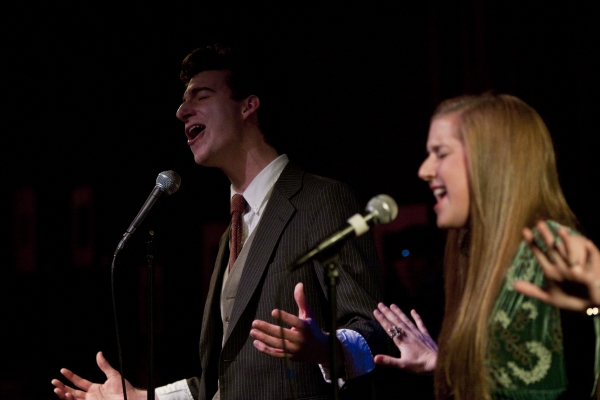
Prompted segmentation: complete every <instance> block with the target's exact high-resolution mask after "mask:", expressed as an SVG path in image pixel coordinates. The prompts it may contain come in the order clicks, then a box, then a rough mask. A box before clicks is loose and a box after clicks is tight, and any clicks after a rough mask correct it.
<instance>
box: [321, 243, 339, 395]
mask: <svg viewBox="0 0 600 400" xmlns="http://www.w3.org/2000/svg"><path fill="white" fill-rule="evenodd" d="M323 265H324V267H325V274H326V277H327V279H326V282H327V288H328V290H329V307H330V321H329V363H330V378H331V384H332V386H331V389H332V399H333V400H337V399H338V396H339V394H338V392H339V386H338V376H339V371H338V370H339V365H338V362H337V360H338V346H337V344H338V343H337V335H336V325H337V291H336V287H337V283H338V280H339V276H340V273H339V255H338V254H337V253H335V254H334V255H333V256H331V257H330V258H328V259H326V260H325V262H324V263H323Z"/></svg>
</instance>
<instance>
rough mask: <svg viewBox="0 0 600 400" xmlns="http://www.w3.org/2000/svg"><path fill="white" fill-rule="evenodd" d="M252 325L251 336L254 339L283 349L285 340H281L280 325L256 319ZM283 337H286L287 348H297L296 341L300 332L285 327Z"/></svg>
mask: <svg viewBox="0 0 600 400" xmlns="http://www.w3.org/2000/svg"><path fill="white" fill-rule="evenodd" d="M257 322H258V323H257ZM252 326H253V329H251V330H250V336H252V337H253V338H254V339H256V340H259V341H261V342H263V343H265V344H266V345H268V346H270V347H272V348H275V349H283V342H282V340H281V333H282V332H281V331H282V329H281V327H280V326H277V325H272V324H267V323H266V322H264V321H254V322H253V323H252ZM283 337H284V339H285V346H286V349H287V350H290V349H292V350H293V349H294V348H295V346H294V343H295V342H296V341H297V340H298V332H295V331H292V330H291V329H286V328H284V329H283Z"/></svg>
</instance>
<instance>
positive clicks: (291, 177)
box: [211, 162, 304, 344]
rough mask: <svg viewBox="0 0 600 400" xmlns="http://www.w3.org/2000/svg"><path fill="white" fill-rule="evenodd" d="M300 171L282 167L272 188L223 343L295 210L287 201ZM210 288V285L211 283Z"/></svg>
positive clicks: (298, 184)
mask: <svg viewBox="0 0 600 400" xmlns="http://www.w3.org/2000/svg"><path fill="white" fill-rule="evenodd" d="M303 175H304V172H303V171H302V170H300V169H299V168H298V167H297V166H295V165H294V164H292V163H291V162H290V163H288V165H287V166H286V167H285V169H284V170H283V172H282V173H281V175H280V176H279V179H278V180H277V182H276V183H275V186H274V187H273V192H272V193H271V197H270V198H269V203H268V204H267V207H266V209H265V213H264V215H263V216H262V217H261V220H260V223H259V224H258V226H257V228H256V229H257V231H256V236H255V237H254V242H253V243H252V247H251V249H250V253H249V254H248V258H247V259H246V264H245V265H244V271H243V272H242V277H241V279H240V285H239V287H238V291H237V294H236V299H235V304H234V305H233V310H232V312H231V318H230V320H229V324H230V327H229V329H228V333H227V336H226V337H225V342H224V343H225V344H226V343H227V340H228V339H229V336H230V334H231V332H233V330H234V327H235V325H236V324H237V322H238V321H239V319H240V317H241V315H242V313H243V312H244V310H245V308H246V305H247V304H248V303H249V302H250V299H251V298H252V295H253V294H254V292H255V291H256V289H257V288H258V285H259V282H260V281H261V279H262V276H263V274H264V273H265V270H266V268H267V265H268V263H269V260H270V259H271V256H272V254H273V252H274V251H275V247H276V245H277V243H278V241H279V238H280V237H281V235H282V233H283V231H284V229H285V227H286V226H287V224H288V222H289V220H290V218H292V216H293V215H294V213H295V212H296V208H295V207H294V205H293V204H292V203H291V202H290V198H291V197H292V196H293V195H294V194H296V193H297V192H298V190H300V188H301V187H302V177H303ZM211 286H212V283H211Z"/></svg>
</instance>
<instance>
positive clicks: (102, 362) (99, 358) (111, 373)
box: [96, 351, 121, 378]
mask: <svg viewBox="0 0 600 400" xmlns="http://www.w3.org/2000/svg"><path fill="white" fill-rule="evenodd" d="M96 363H98V367H100V369H101V370H102V372H104V375H106V377H107V378H111V377H115V376H118V377H120V376H121V374H119V372H118V371H117V370H116V369H114V368H113V367H111V365H110V364H109V363H108V361H107V360H106V358H104V354H102V352H101V351H99V352H98V354H96Z"/></svg>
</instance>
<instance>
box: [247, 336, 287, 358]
mask: <svg viewBox="0 0 600 400" xmlns="http://www.w3.org/2000/svg"><path fill="white" fill-rule="evenodd" d="M252 343H253V344H254V347H256V349H257V350H259V351H260V352H262V353H265V354H268V355H270V356H271V357H277V358H283V357H285V353H284V352H283V350H281V349H276V348H273V347H270V346H267V345H266V344H265V343H263V342H261V341H260V340H255V341H254V342H252Z"/></svg>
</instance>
